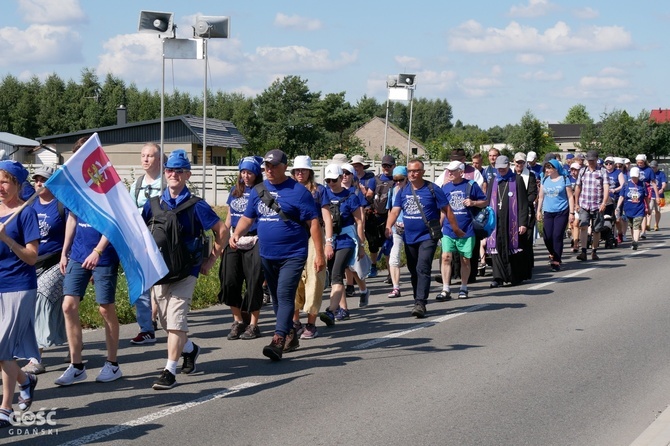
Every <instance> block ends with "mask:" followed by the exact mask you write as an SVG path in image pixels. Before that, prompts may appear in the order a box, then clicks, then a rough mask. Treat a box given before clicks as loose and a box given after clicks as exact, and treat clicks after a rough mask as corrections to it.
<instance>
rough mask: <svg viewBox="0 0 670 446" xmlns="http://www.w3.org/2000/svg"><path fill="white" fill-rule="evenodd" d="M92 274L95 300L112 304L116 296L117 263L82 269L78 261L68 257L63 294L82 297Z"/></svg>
mask: <svg viewBox="0 0 670 446" xmlns="http://www.w3.org/2000/svg"><path fill="white" fill-rule="evenodd" d="M91 276H93V286H94V288H95V301H96V302H97V303H98V304H100V305H105V304H113V303H114V301H115V298H116V282H117V279H118V278H119V264H118V263H117V264H115V265H110V266H96V267H95V269H93V270H90V269H84V268H83V267H82V266H81V263H80V262H77V261H75V260H72V259H70V260H69V261H68V262H67V268H65V279H64V280H63V295H64V296H77V297H79V299H80V300H81V299H83V298H84V295H85V294H86V287H87V286H88V283H89V282H90V280H91Z"/></svg>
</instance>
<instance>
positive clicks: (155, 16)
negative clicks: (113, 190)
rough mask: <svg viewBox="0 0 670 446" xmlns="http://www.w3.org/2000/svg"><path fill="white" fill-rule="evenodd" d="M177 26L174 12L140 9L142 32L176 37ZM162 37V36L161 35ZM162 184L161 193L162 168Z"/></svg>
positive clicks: (161, 171)
mask: <svg viewBox="0 0 670 446" xmlns="http://www.w3.org/2000/svg"><path fill="white" fill-rule="evenodd" d="M176 28H177V26H176V25H175V24H174V14H173V13H171V12H157V11H140V21H139V24H138V26H137V30H138V31H139V32H141V33H153V34H159V35H160V34H167V33H172V38H173V39H174V38H175V33H176ZM159 37H160V36H159ZM165 40H166V37H163V41H162V44H163V47H162V51H161V62H162V71H161V73H162V76H161V130H160V131H161V135H160V147H161V150H160V159H161V160H162V159H163V156H164V154H165V149H164V148H163V140H164V138H165ZM158 179H159V180H160V184H161V193H162V192H163V169H161V170H160V174H159V178H158Z"/></svg>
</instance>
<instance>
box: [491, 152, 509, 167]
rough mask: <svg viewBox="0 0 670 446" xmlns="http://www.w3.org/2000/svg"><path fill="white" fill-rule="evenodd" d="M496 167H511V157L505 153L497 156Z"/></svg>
mask: <svg viewBox="0 0 670 446" xmlns="http://www.w3.org/2000/svg"><path fill="white" fill-rule="evenodd" d="M494 167H495V168H496V169H504V168H505V167H509V158H507V157H506V156H505V155H500V156H499V157H498V158H496V164H495V166H494Z"/></svg>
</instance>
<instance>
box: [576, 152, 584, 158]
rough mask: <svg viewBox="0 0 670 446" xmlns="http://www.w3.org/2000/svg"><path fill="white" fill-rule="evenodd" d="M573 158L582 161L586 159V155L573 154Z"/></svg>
mask: <svg viewBox="0 0 670 446" xmlns="http://www.w3.org/2000/svg"><path fill="white" fill-rule="evenodd" d="M575 158H577V159H578V160H583V159H585V158H586V155H585V154H583V153H581V152H580V153H575Z"/></svg>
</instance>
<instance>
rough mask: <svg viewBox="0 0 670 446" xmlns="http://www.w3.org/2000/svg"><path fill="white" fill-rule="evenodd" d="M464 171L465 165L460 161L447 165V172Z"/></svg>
mask: <svg viewBox="0 0 670 446" xmlns="http://www.w3.org/2000/svg"><path fill="white" fill-rule="evenodd" d="M463 169H465V165H464V164H463V163H462V162H460V161H452V162H450V163H449V164H448V165H447V170H451V171H454V170H463Z"/></svg>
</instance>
